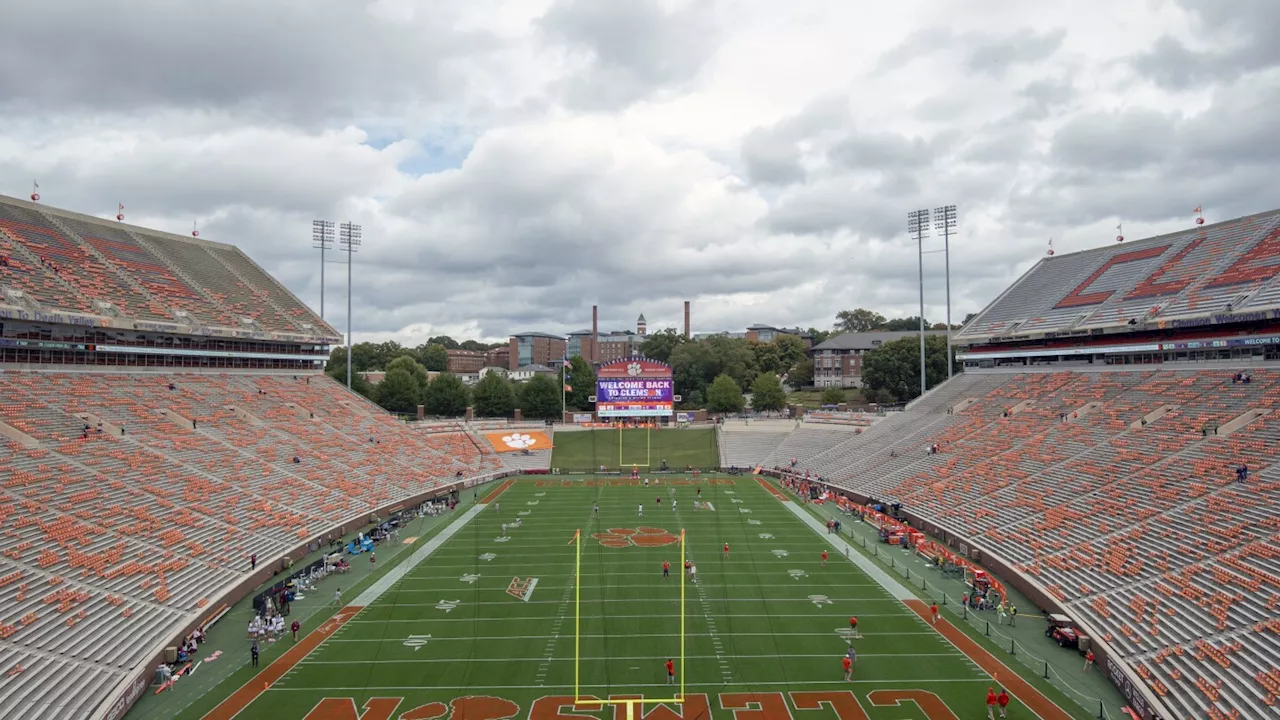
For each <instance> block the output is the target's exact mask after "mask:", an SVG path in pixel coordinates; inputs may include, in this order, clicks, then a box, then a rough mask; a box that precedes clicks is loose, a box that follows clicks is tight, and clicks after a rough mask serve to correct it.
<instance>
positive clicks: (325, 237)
mask: <svg viewBox="0 0 1280 720" xmlns="http://www.w3.org/2000/svg"><path fill="white" fill-rule="evenodd" d="M311 247H313V248H318V249H319V250H320V319H321V320H323V319H324V262H325V261H324V253H325V251H326V250H328V249H330V248H332V247H333V221H332V220H312V221H311Z"/></svg>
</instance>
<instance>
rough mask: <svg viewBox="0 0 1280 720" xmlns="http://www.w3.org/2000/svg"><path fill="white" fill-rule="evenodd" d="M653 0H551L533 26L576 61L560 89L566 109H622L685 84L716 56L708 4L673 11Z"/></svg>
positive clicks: (714, 32)
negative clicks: (619, 0)
mask: <svg viewBox="0 0 1280 720" xmlns="http://www.w3.org/2000/svg"><path fill="white" fill-rule="evenodd" d="M663 5H664V3H662V2H659V1H658V0H636V1H634V2H624V3H608V2H598V1H596V0H558V1H557V2H556V3H555V5H553V6H552V8H551V9H550V10H548V11H547V13H546V15H545V16H543V18H542V19H541V21H540V25H541V28H542V30H543V32H544V33H545V34H546V36H547V37H548V38H549V39H550V40H552V41H554V42H555V43H558V44H563V45H564V46H565V47H567V48H568V50H569V54H570V57H571V58H572V59H574V60H581V61H582V62H583V63H584V65H583V67H582V68H581V70H580V72H579V73H578V74H577V75H576V76H573V77H571V78H569V79H568V80H567V81H566V82H565V85H564V89H565V91H566V93H567V96H566V99H567V101H568V103H569V104H570V105H571V106H573V107H580V108H585V109H589V110H606V109H616V108H620V107H625V106H626V105H629V104H631V103H633V102H636V101H638V100H643V99H645V98H646V97H648V96H649V95H650V94H652V93H653V92H655V91H658V90H661V89H664V88H669V87H673V86H678V85H681V84H683V83H685V82H688V81H689V80H691V79H692V78H693V77H694V76H695V75H697V73H698V71H699V70H701V68H702V66H703V65H704V64H705V63H706V62H707V61H708V60H709V59H710V58H711V57H712V56H713V55H714V54H715V50H716V47H717V43H716V41H715V36H716V34H717V28H716V25H715V22H714V19H713V16H712V12H713V8H712V7H711V5H710V4H707V3H702V2H695V3H690V4H688V5H687V6H685V7H683V8H679V9H675V10H668V9H666V8H664V7H663Z"/></svg>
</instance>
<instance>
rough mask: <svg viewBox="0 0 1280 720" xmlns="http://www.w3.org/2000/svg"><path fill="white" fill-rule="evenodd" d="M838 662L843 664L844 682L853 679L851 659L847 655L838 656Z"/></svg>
mask: <svg viewBox="0 0 1280 720" xmlns="http://www.w3.org/2000/svg"><path fill="white" fill-rule="evenodd" d="M840 662H841V663H842V664H843V665H844V679H845V681H846V682H852V681H853V660H851V659H849V656H848V655H845V656H844V657H843V658H840Z"/></svg>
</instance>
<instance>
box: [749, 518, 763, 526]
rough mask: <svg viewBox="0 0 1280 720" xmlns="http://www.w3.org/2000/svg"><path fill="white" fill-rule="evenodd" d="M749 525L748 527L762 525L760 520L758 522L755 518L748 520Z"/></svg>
mask: <svg viewBox="0 0 1280 720" xmlns="http://www.w3.org/2000/svg"><path fill="white" fill-rule="evenodd" d="M747 524H748V525H759V524H760V521H759V520H756V519H755V518H752V519H750V520H748V521H747Z"/></svg>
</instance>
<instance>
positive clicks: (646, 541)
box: [591, 527, 680, 548]
mask: <svg viewBox="0 0 1280 720" xmlns="http://www.w3.org/2000/svg"><path fill="white" fill-rule="evenodd" d="M591 537H593V538H595V539H597V540H599V541H600V544H601V545H603V546H605V547H611V548H624V547H662V546H663V545H671V544H673V543H678V542H680V538H678V537H676V536H675V535H672V534H671V533H669V532H667V531H666V530H663V529H662V528H655V527H639V528H635V529H632V528H610V529H609V530H608V531H606V532H598V533H594V534H592V536H591Z"/></svg>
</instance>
